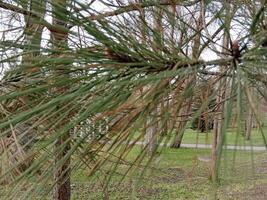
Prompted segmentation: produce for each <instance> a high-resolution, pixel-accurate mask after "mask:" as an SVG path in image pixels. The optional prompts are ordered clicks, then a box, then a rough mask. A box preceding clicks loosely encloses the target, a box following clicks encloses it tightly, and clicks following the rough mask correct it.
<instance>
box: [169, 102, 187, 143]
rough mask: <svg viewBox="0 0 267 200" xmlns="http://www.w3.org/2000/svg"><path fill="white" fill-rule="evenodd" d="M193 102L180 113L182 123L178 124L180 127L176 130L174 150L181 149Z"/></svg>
mask: <svg viewBox="0 0 267 200" xmlns="http://www.w3.org/2000/svg"><path fill="white" fill-rule="evenodd" d="M191 106H192V102H191V100H190V101H189V102H188V103H187V105H185V106H184V107H183V108H182V109H181V112H180V115H181V116H182V117H181V119H180V121H179V122H178V126H177V128H176V135H175V138H174V142H173V144H172V145H171V147H172V148H180V147H181V144H182V140H183V136H184V132H185V128H186V124H187V120H188V113H189V112H190V110H191Z"/></svg>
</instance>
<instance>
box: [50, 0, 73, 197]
mask: <svg viewBox="0 0 267 200" xmlns="http://www.w3.org/2000/svg"><path fill="white" fill-rule="evenodd" d="M52 6H53V16H54V18H53V25H54V26H55V27H61V28H62V32H58V31H57V32H56V31H55V32H52V33H51V37H52V42H53V47H54V49H56V50H57V51H58V52H60V50H64V49H65V48H67V46H68V43H67V42H68V41H67V38H68V31H63V30H64V28H65V29H66V28H67V26H68V24H67V21H66V19H67V8H66V6H67V0H55V1H53V4H52ZM55 56H60V54H55ZM56 67H57V68H59V70H57V69H55V70H54V73H55V74H56V76H61V77H62V78H66V76H68V75H67V74H68V73H62V70H63V69H66V66H62V69H60V68H61V67H60V66H56ZM66 70H67V69H66ZM63 76H64V77H63ZM67 90H68V87H57V88H55V90H54V92H55V93H57V94H61V93H62V94H64V93H65V92H67ZM62 106H64V105H62ZM61 120H62V121H61V122H60V125H59V127H57V130H62V127H64V125H65V124H66V123H67V121H68V116H67V117H66V118H65V119H61ZM69 140H70V132H69V131H67V132H64V133H63V134H62V135H60V136H58V138H57V141H56V143H55V146H54V156H55V157H54V159H55V161H54V162H55V173H54V181H55V187H54V199H55V200H70V198H71V187H70V157H69V156H68V152H69V150H70V148H71V146H70V141H69Z"/></svg>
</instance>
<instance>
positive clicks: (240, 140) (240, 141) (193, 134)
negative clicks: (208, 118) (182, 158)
mask: <svg viewBox="0 0 267 200" xmlns="http://www.w3.org/2000/svg"><path fill="white" fill-rule="evenodd" d="M264 134H265V137H267V130H266V129H264ZM211 141H212V132H208V133H199V132H198V131H195V130H192V129H186V131H185V134H184V137H183V141H182V143H184V144H195V143H196V142H198V144H211ZM226 143H227V144H228V145H241V146H243V145H255V146H264V142H263V138H262V134H261V133H260V132H259V131H258V130H257V129H253V130H252V134H251V140H249V141H248V140H246V139H245V137H244V136H242V135H237V133H236V131H234V130H228V132H227V133H226Z"/></svg>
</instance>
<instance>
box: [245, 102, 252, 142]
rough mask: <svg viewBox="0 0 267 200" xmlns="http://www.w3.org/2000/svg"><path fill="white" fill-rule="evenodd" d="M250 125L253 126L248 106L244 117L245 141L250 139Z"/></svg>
mask: <svg viewBox="0 0 267 200" xmlns="http://www.w3.org/2000/svg"><path fill="white" fill-rule="evenodd" d="M252 125H253V111H252V108H251V107H250V106H248V113H247V116H246V124H245V127H246V130H245V136H246V140H250V138H251V131H252Z"/></svg>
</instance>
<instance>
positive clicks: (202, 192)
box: [72, 149, 267, 200]
mask: <svg viewBox="0 0 267 200" xmlns="http://www.w3.org/2000/svg"><path fill="white" fill-rule="evenodd" d="M135 151H136V152H135V153H137V152H138V149H137V150H135ZM209 154H210V150H203V149H166V150H163V152H162V154H161V155H160V156H159V157H158V158H156V159H155V161H154V162H153V163H152V164H151V165H150V167H149V168H148V169H147V170H146V173H145V174H144V175H142V179H141V180H140V179H138V174H140V173H134V174H132V175H131V176H129V177H126V178H125V180H124V181H122V182H120V176H119V175H115V176H114V177H113V179H112V180H111V181H110V185H109V186H108V188H107V189H106V190H104V191H105V192H103V188H104V186H103V185H101V181H100V180H101V175H100V179H97V178H96V177H94V178H93V179H92V178H87V177H86V176H84V171H79V172H76V173H75V174H74V175H73V177H72V181H73V184H72V190H73V198H72V199H73V200H86V199H92V200H94V199H95V200H97V199H114V200H115V199H164V200H165V199H169V200H183V199H190V200H196V199H199V200H206V199H207V200H208V199H214V196H215V194H217V199H220V200H234V199H236V200H254V199H256V200H265V199H267V154H266V153H265V152H255V153H253V154H251V153H250V152H247V151H246V152H242V151H239V152H234V151H227V152H225V153H224V157H223V159H222V165H221V168H222V169H221V171H220V177H221V179H220V183H219V186H218V187H217V188H216V187H215V186H214V184H212V182H211V181H210V169H209V163H208V162H205V161H204V162H203V161H200V160H199V159H198V157H208V156H209ZM234 156H235V157H236V159H234ZM252 160H254V161H252ZM85 173H86V172H85ZM215 191H217V192H216V193H215Z"/></svg>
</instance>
